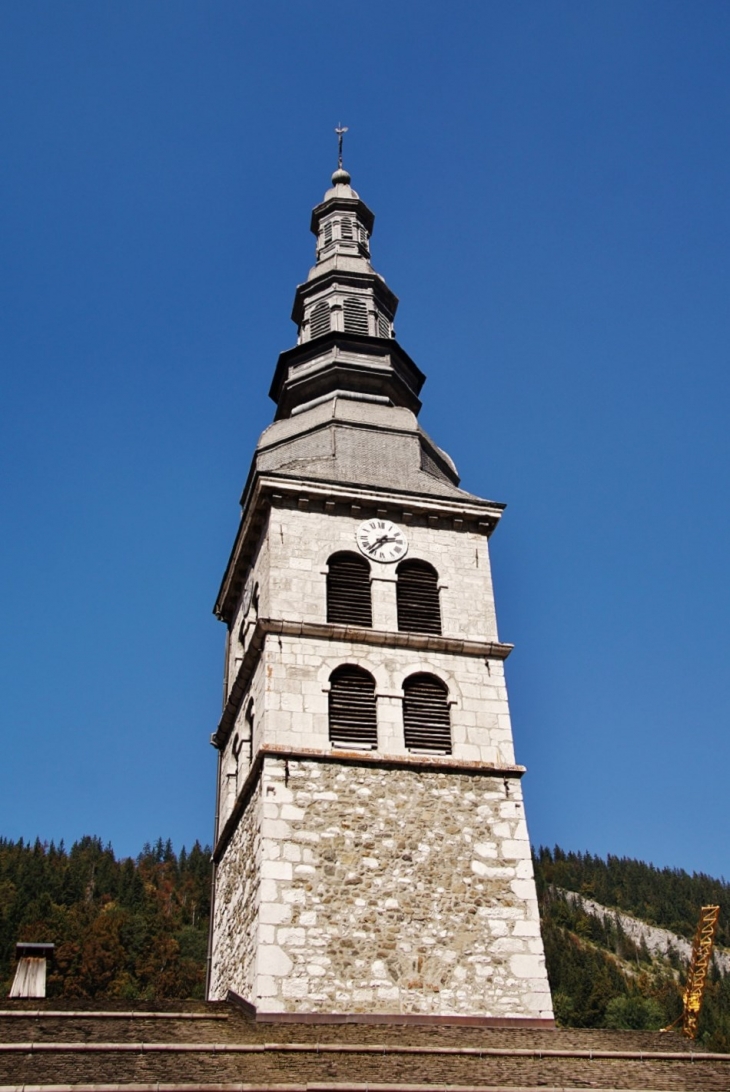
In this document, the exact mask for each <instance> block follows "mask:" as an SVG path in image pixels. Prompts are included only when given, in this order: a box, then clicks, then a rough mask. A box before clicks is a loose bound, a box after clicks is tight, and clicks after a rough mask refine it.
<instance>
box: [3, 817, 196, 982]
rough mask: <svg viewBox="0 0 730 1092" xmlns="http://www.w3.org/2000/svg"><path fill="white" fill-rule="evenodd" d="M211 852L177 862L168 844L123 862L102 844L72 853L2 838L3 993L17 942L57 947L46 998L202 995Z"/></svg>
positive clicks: (85, 842) (79, 845) (90, 842)
mask: <svg viewBox="0 0 730 1092" xmlns="http://www.w3.org/2000/svg"><path fill="white" fill-rule="evenodd" d="M209 909H210V849H209V848H208V847H206V848H204V849H203V848H202V847H201V846H200V845H199V843H197V842H196V843H195V845H194V846H193V848H192V849H191V850H190V852H187V851H186V850H185V849H182V850H181V851H180V854H179V856H176V855H175V853H174V852H173V849H172V845H171V843H170V842H166V843H163V841H162V839H160V840H159V841H157V842H156V844H155V845H153V846H150V845H146V846H145V847H144V849H143V850H142V852H141V853H140V855H139V856H138V857H137V859H136V860H132V859H130V858H128V859H125V860H119V861H118V860H116V859H115V857H114V853H113V851H112V848H111V846H106V847H104V846H102V843H101V840H100V839H99V838H82V839H81V841H80V842H76V843H75V844H74V845H73V846H72V847H71V849H70V851H68V852H67V851H66V850H65V849H64V846H63V843H61V845H60V846H54V845H53V843H51V844H50V845H47V844H46V845H43V844H42V843H41V842H39V841H36V843H35V844H34V845H29V844H28V845H26V844H24V843H23V841H22V840H21V841H19V842H11V841H8V840H7V839H0V989H1V990H2V991H3V996H5V997H7V995H8V992H9V989H10V985H11V977H12V976H11V971H12V965H13V959H14V953H15V943H16V941H17V940H28V941H30V940H34V941H50V942H52V943H54V944H55V945H56V951H55V958H54V960H53V962H52V964H51V967H50V973H49V979H48V984H47V988H48V994H49V996H56V997H59V996H63V997H68V998H72V997H78V998H85V999H94V1000H99V999H102V998H119V999H125V998H126V999H127V1000H133V999H137V998H150V999H152V998H155V997H159V998H163V997H179V998H183V997H202V996H203V990H204V985H205V960H206V951H207V938H208V913H209Z"/></svg>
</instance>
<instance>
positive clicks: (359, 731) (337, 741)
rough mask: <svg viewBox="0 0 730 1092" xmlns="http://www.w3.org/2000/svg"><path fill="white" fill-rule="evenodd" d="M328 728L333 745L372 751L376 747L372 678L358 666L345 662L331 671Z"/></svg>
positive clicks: (375, 719) (375, 718)
mask: <svg viewBox="0 0 730 1092" xmlns="http://www.w3.org/2000/svg"><path fill="white" fill-rule="evenodd" d="M329 728H330V743H331V744H332V746H333V747H343V748H345V749H349V748H353V749H355V750H374V749H375V748H376V747H377V746H378V720H377V711H376V704H375V679H374V678H373V677H372V675H371V674H370V673H369V672H367V671H365V670H364V669H363V668H362V667H354V666H352V665H351V664H345V665H343V666H342V667H338V668H337V669H336V670H335V671H333V672H332V675H331V676H330V692H329Z"/></svg>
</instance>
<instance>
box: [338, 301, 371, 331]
mask: <svg viewBox="0 0 730 1092" xmlns="http://www.w3.org/2000/svg"><path fill="white" fill-rule="evenodd" d="M342 311H343V314H344V316H345V332H346V333H348V334H367V333H369V331H368V309H367V306H366V305H365V300H361V299H357V298H355V297H353V296H349V297H348V298H347V299H346V300H345V302H344V303H343V305H342Z"/></svg>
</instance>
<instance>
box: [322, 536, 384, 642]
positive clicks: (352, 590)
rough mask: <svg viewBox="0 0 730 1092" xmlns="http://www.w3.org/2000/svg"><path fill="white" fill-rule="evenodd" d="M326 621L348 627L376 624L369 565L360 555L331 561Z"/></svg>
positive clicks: (349, 555) (348, 555)
mask: <svg viewBox="0 0 730 1092" xmlns="http://www.w3.org/2000/svg"><path fill="white" fill-rule="evenodd" d="M328 569H329V571H328V573H327V621H328V622H338V623H340V624H341V625H346V626H367V627H368V628H369V627H371V626H372V624H373V615H372V606H371V601H370V566H369V565H368V563H367V561H365V559H364V558H359V557H358V556H357V554H335V556H334V557H331V558H330V559H329V562H328Z"/></svg>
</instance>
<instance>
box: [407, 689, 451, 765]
mask: <svg viewBox="0 0 730 1092" xmlns="http://www.w3.org/2000/svg"><path fill="white" fill-rule="evenodd" d="M403 731H404V735H405V744H406V747H407V748H408V750H409V751H427V752H430V753H432V754H438V755H450V754H451V716H450V714H449V691H448V689H447V687H446V686H445V685H444V683H442V682H441V680H440V679H437V678H436V676H435V675H411V676H410V678H408V679H406V681H405V682H404V683H403Z"/></svg>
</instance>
